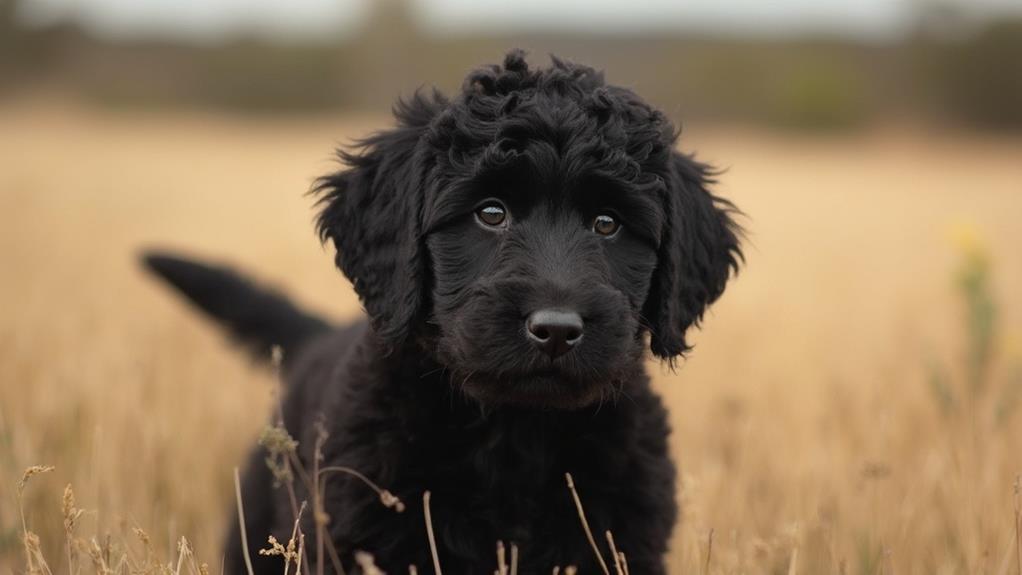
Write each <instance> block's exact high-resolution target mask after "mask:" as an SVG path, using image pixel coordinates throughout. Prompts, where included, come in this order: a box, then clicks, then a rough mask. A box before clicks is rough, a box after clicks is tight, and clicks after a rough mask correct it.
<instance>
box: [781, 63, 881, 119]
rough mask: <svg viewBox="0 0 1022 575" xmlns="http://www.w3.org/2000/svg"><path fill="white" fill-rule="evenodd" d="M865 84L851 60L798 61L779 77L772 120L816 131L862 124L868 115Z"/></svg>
mask: <svg viewBox="0 0 1022 575" xmlns="http://www.w3.org/2000/svg"><path fill="white" fill-rule="evenodd" d="M863 83H864V82H863V80H862V78H861V77H860V75H859V74H857V72H856V70H855V69H854V67H852V66H850V65H849V64H848V63H847V62H835V61H830V60H815V59H810V60H804V61H800V62H796V63H795V65H793V66H792V67H790V68H789V69H787V70H783V71H782V72H781V73H780V74H779V76H778V77H777V79H776V84H775V85H774V87H773V95H772V98H771V99H770V100H769V102H768V106H769V107H768V110H767V113H768V119H769V120H770V121H771V122H772V123H775V124H778V125H781V126H788V127H794V128H804V129H814V130H834V129H846V128H852V127H856V126H859V125H861V124H863V123H864V122H865V121H866V119H867V116H868V106H867V102H866V98H865V92H866V90H865V89H864V86H863Z"/></svg>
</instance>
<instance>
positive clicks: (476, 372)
mask: <svg viewBox="0 0 1022 575" xmlns="http://www.w3.org/2000/svg"><path fill="white" fill-rule="evenodd" d="M395 114H396V116H397V119H398V126H397V127H396V128H394V129H392V130H389V131H385V132H381V133H378V134H376V135H374V136H372V137H370V138H368V139H367V140H365V141H363V142H362V143H361V146H360V148H359V149H358V151H357V152H355V153H349V152H342V153H341V155H342V159H343V160H344V161H345V162H346V163H347V164H348V168H347V169H346V170H344V171H341V172H338V173H336V174H333V175H330V176H327V177H325V178H323V179H322V180H321V181H320V183H319V186H318V190H319V191H320V192H321V193H322V194H323V195H322V199H321V201H322V206H323V209H322V212H321V213H320V216H319V230H320V233H321V235H322V237H323V238H324V239H326V238H329V239H331V240H332V241H333V243H334V245H335V247H336V248H337V264H338V266H339V267H340V268H341V270H343V271H344V273H345V274H346V275H347V276H348V277H349V278H350V279H351V281H352V282H353V283H354V286H355V289H356V291H357V292H358V293H359V296H360V297H361V298H362V301H363V303H364V305H365V308H366V311H367V312H368V314H369V316H370V318H371V321H372V323H373V326H374V328H375V331H376V333H377V335H378V336H379V338H380V339H381V340H382V341H384V342H386V343H388V344H389V345H390V346H392V347H396V346H401V345H403V344H405V343H407V342H408V340H409V339H410V338H417V339H419V340H420V342H421V343H425V344H426V349H429V350H431V352H432V353H434V354H435V355H436V359H437V360H438V361H439V362H440V363H441V364H442V365H443V366H444V367H446V368H447V370H448V371H449V372H450V373H451V374H452V381H454V382H455V383H456V384H460V385H461V387H462V389H463V390H464V391H465V392H466V393H467V394H468V395H470V396H472V397H475V398H477V399H479V400H482V401H484V402H486V403H490V404H500V403H511V404H529V405H542V406H552V407H563V408H571V407H580V406H584V405H588V404H590V403H592V402H594V401H596V400H598V399H599V398H601V397H602V396H603V395H604V394H605V393H611V392H613V391H614V390H615V389H616V388H617V387H618V386H619V385H621V383H622V382H623V381H624V380H625V378H626V377H627V376H628V375H629V374H631V373H633V372H634V370H635V369H636V366H638V365H639V364H640V361H641V358H642V355H643V350H644V348H645V345H646V344H645V338H646V335H647V334H649V345H650V348H651V349H652V351H653V353H654V354H655V355H656V356H658V357H660V358H663V359H667V360H671V359H673V358H675V357H677V356H678V355H680V354H682V353H683V352H685V351H686V350H687V349H688V344H687V343H686V340H685V333H686V331H687V330H688V329H689V328H690V327H691V326H693V325H695V324H697V323H698V322H699V320H700V319H701V318H702V315H703V312H704V311H705V309H706V307H707V306H708V305H709V304H710V303H712V302H713V301H714V300H716V299H717V297H719V296H720V294H721V292H722V291H723V289H724V285H725V283H726V282H727V280H728V278H729V276H730V274H731V271H732V270H733V269H735V268H736V266H737V263H738V261H739V259H740V258H741V252H740V248H739V243H738V234H737V227H736V225H735V224H734V222H733V221H732V219H731V212H732V211H733V207H732V206H731V204H730V203H728V202H727V201H725V200H722V199H720V198H717V197H715V196H714V195H712V194H711V193H710V191H709V190H708V189H707V186H708V184H710V183H711V170H710V169H709V168H708V166H706V165H704V164H701V163H698V162H696V161H695V160H693V159H692V158H691V157H689V156H686V155H683V154H681V153H679V152H677V151H675V150H674V143H675V139H676V132H675V130H674V128H673V126H672V125H671V124H670V122H669V121H668V120H667V119H666V118H665V117H664V116H663V114H661V113H660V112H658V111H656V110H654V109H653V108H651V107H650V106H649V105H647V104H646V103H645V102H643V101H642V100H641V99H640V98H639V97H638V96H636V95H635V94H634V93H632V92H631V91H629V90H626V89H623V88H619V87H615V86H609V85H606V84H605V83H604V81H603V77H602V74H601V73H599V72H597V71H594V70H593V69H591V68H588V67H585V66H579V65H575V64H570V63H566V62H563V61H560V60H557V59H554V61H553V65H552V66H551V67H550V68H548V69H542V70H532V69H529V67H528V65H527V64H526V62H525V60H524V57H523V55H522V54H521V53H520V52H512V53H511V54H509V55H508V56H507V57H506V59H505V61H504V64H503V66H492V67H488V68H484V69H481V70H478V71H476V72H474V73H472V74H471V75H469V77H468V78H467V79H466V81H465V84H464V87H463V89H462V92H461V93H460V94H459V95H458V96H457V97H455V98H452V99H447V98H445V97H443V96H441V95H439V94H437V93H434V94H432V95H430V96H424V95H422V94H416V96H415V97H414V98H412V99H411V100H409V101H407V102H402V103H400V104H399V105H398V106H397V108H396V110H395Z"/></svg>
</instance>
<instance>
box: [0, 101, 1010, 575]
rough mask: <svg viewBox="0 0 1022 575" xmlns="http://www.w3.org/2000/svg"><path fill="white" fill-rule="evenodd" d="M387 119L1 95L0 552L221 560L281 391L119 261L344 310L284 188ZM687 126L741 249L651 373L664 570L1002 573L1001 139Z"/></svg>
mask: <svg viewBox="0 0 1022 575" xmlns="http://www.w3.org/2000/svg"><path fill="white" fill-rule="evenodd" d="M385 122H386V119H385V118H354V117H320V118H308V117H306V118H291V119H269V118H267V119H260V120H252V119H241V118H230V117H214V116H202V115H194V114H193V115H155V114H154V115H147V114H140V113H139V114H105V113H97V112H86V111H82V110H79V109H74V108H71V107H67V106H61V105H58V104H54V103H48V104H17V103H15V104H9V105H7V106H6V107H5V108H0V125H2V126H3V131H2V134H0V158H3V168H2V169H0V254H2V256H0V258H2V259H0V262H2V269H3V275H2V277H3V280H2V281H0V302H3V303H2V304H0V305H2V311H3V321H2V322H0V569H2V570H4V571H5V572H9V571H14V572H22V571H25V570H26V569H29V568H31V567H32V565H33V563H32V562H31V561H33V559H32V558H31V557H26V555H25V552H24V545H23V543H24V541H23V534H24V530H25V528H27V529H28V530H30V531H32V532H33V533H36V534H38V540H37V542H36V543H35V545H37V547H38V549H39V553H41V554H42V557H44V558H45V559H46V560H47V561H48V565H49V566H50V568H51V569H52V570H53V572H54V573H61V572H68V569H69V566H68V562H69V561H70V562H71V563H74V562H75V561H78V563H77V564H78V565H79V566H80V568H81V570H82V571H84V572H89V571H91V570H92V569H93V567H92V566H93V565H95V562H94V561H93V559H91V558H90V557H91V556H90V555H89V554H88V550H89V549H91V548H92V547H91V546H92V543H91V542H92V539H93V538H95V544H96V546H97V548H98V549H99V551H95V550H94V552H97V553H99V555H100V557H101V558H103V557H104V555H103V554H104V553H106V554H107V555H111V554H114V551H113V550H116V549H119V550H122V551H123V552H124V553H126V554H127V555H128V556H129V557H131V560H132V561H133V562H134V563H132V565H134V566H135V568H136V569H135V570H136V571H139V570H143V569H142V567H141V566H143V565H145V562H146V561H151V562H152V564H153V565H168V566H169V568H170V571H171V572H174V573H178V574H180V573H182V572H196V573H203V569H207V570H208V572H210V573H218V572H219V564H220V556H219V553H220V551H219V543H220V536H221V533H222V531H223V529H224V526H225V525H226V524H227V522H229V521H232V520H236V519H235V518H234V516H233V515H232V513H231V509H232V500H233V498H234V492H233V479H232V473H233V468H234V467H235V466H236V465H238V463H239V462H240V461H241V458H242V456H243V454H244V452H245V451H246V449H247V448H248V447H249V446H251V445H252V444H254V442H255V441H256V439H257V437H258V435H259V432H260V430H261V429H263V427H264V425H265V423H266V422H267V421H268V418H267V417H264V414H265V415H267V416H268V414H270V413H271V407H272V405H273V403H274V401H275V399H274V398H275V393H276V386H275V384H274V381H273V377H272V375H271V374H269V373H267V371H266V370H264V369H262V368H260V367H258V366H254V365H252V364H251V363H249V361H248V360H246V359H245V358H244V357H243V356H242V354H240V353H238V352H236V351H235V350H232V349H230V347H229V345H227V344H225V343H224V341H223V338H222V337H221V336H220V334H218V333H217V332H216V331H215V330H214V329H212V328H211V327H210V326H209V325H206V324H205V322H203V321H202V320H201V319H199V318H197V317H196V316H195V315H194V314H193V313H191V312H190V311H188V310H187V309H186V308H185V307H184V306H183V305H182V304H181V302H179V301H177V300H176V299H175V298H174V297H172V296H171V295H170V294H169V293H168V292H167V291H166V290H165V289H163V288H162V287H161V286H159V285H158V284H156V283H154V282H151V281H149V280H148V279H146V278H145V277H144V276H143V274H142V273H141V272H140V271H139V270H138V268H137V266H136V263H135V261H134V257H135V254H136V253H137V251H138V250H139V249H140V248H142V247H144V246H149V245H161V246H169V247H176V248H180V249H182V250H186V251H189V252H193V253H197V254H199V255H204V256H209V257H214V258H226V259H228V260H230V261H232V262H234V263H237V264H239V265H240V266H242V267H243V268H244V269H247V270H249V271H251V272H253V273H254V274H255V275H257V276H259V277H261V278H263V279H265V280H268V281H270V282H271V283H274V284H276V285H278V286H279V287H282V288H284V289H286V290H287V291H289V292H290V293H292V294H294V295H295V297H296V298H297V299H298V300H299V301H301V302H303V303H304V304H306V305H307V306H309V307H311V308H313V309H317V310H321V311H323V312H324V313H326V314H329V315H330V316H332V317H334V318H337V319H338V320H344V319H347V318H352V317H355V316H356V315H357V314H358V313H359V311H358V309H359V308H358V303H357V300H356V298H355V297H354V296H353V294H352V292H351V290H350V287H349V286H348V285H347V283H346V282H345V281H344V280H343V279H342V278H341V277H340V276H339V275H338V274H337V273H336V272H335V271H334V270H333V269H331V264H330V254H329V253H328V251H327V250H325V249H323V248H321V247H320V246H319V244H318V243H317V241H316V239H315V237H314V235H313V233H312V230H311V219H312V212H311V207H310V205H311V201H310V199H309V198H307V197H305V196H303V192H304V191H305V190H306V189H307V188H308V186H309V184H310V183H311V181H312V179H313V178H314V177H315V176H316V175H319V174H321V173H323V172H325V171H326V170H328V169H330V168H331V166H332V164H331V159H330V153H329V152H330V150H331V148H332V147H333V146H334V145H335V144H336V143H339V142H340V143H343V142H344V141H345V140H347V139H350V138H352V137H355V136H357V135H360V134H364V133H365V132H366V131H367V130H369V129H372V128H373V127H374V126H378V125H382V124H383V123H385ZM683 143H684V145H685V146H686V147H687V148H689V149H697V150H699V151H700V152H701V157H703V158H704V159H707V160H710V161H713V162H716V163H717V164H719V165H721V166H722V167H726V168H729V171H728V172H727V173H726V175H725V176H724V177H723V180H722V185H721V188H720V189H721V191H722V192H723V193H724V194H725V195H727V196H728V197H730V198H732V199H734V200H735V202H736V203H737V204H738V205H739V206H740V207H742V208H743V209H744V211H745V212H746V213H747V214H748V218H747V220H746V222H745V224H746V226H747V227H748V228H749V230H750V242H749V246H748V259H749V265H748V266H747V268H746V269H745V270H744V271H743V272H742V274H741V275H740V276H739V278H738V279H737V280H736V281H735V282H734V283H733V284H732V286H731V287H730V289H729V290H728V292H727V293H726V294H725V296H724V298H723V299H722V300H721V302H719V303H718V304H717V305H716V306H715V307H714V309H713V312H712V313H711V314H710V316H709V317H708V318H707V320H706V322H705V323H706V325H705V329H704V330H703V331H702V332H701V333H700V334H699V335H698V336H697V346H696V349H695V351H694V352H693V353H692V355H691V357H690V358H689V359H688V360H686V361H685V362H684V363H683V364H682V365H681V366H680V368H679V369H678V370H677V373H670V372H669V371H666V370H665V369H664V368H662V367H659V366H657V365H656V364H651V369H652V371H653V373H655V374H656V385H657V387H658V389H659V390H660V392H661V393H662V394H663V395H664V397H665V400H666V401H667V403H668V405H669V407H670V409H671V414H672V422H673V425H674V430H675V431H674V436H673V445H674V454H675V457H676V459H677V461H678V463H679V466H680V469H681V475H680V482H679V485H678V498H679V500H680V501H681V503H682V507H683V517H682V520H681V522H680V523H679V526H678V528H677V529H676V532H675V536H674V539H673V547H672V552H671V555H670V557H669V564H670V566H671V570H672V572H678V573H714V574H717V573H849V574H852V573H861V574H877V573H886V574H890V573H920V574H923V573H990V574H1018V573H1019V572H1020V566H1019V563H1018V562H1019V560H1020V558H1019V556H1018V553H1019V541H1018V533H1017V530H1018V513H1019V511H1018V505H1019V501H1018V497H1019V496H1018V493H1017V484H1016V481H1017V479H1016V478H1017V476H1018V475H1019V473H1020V472H1022V421H1020V420H1022V414H1020V413H1019V411H1022V409H1020V408H1017V407H1015V404H1016V403H1017V402H1018V400H1017V399H1014V398H1017V397H1018V396H1019V395H1022V392H1020V391H1018V390H1019V388H1020V387H1022V368H1020V367H1019V366H1020V365H1022V336H1020V332H1019V330H1020V329H1022V299H1020V298H1019V297H1018V294H1020V293H1022V259H1020V258H1019V257H1018V251H1017V250H1018V246H1019V245H1022V228H1020V227H1019V225H1018V221H1019V218H1020V216H1022V193H1020V192H1022V188H1020V182H1022V162H1019V161H1018V158H1020V157H1022V141H1018V140H1005V139H990V138H984V137H980V136H976V135H969V134H944V133H920V132H917V131H911V130H893V129H888V130H884V131H881V132H868V133H860V134H857V135H851V136H844V137H841V138H833V137H831V138H827V137H823V136H799V135H792V134H776V133H765V132H758V131H752V130H746V129H741V128H731V127H724V126H716V127H713V126H706V127H703V126H694V127H690V128H689V129H688V130H687V132H686V135H685V136H684V137H683ZM962 222H967V223H965V224H963V223H962ZM36 464H39V465H42V464H46V465H53V466H55V469H54V470H53V471H50V472H48V473H44V474H40V475H38V476H36V477H32V478H31V480H30V482H29V483H28V485H27V486H26V487H25V489H24V490H23V493H22V497H21V502H22V508H23V509H24V521H25V523H24V526H23V524H22V518H21V514H20V513H19V511H18V509H19V506H18V504H17V501H18V492H19V487H18V483H19V480H20V479H21V477H22V473H23V471H24V470H25V469H26V468H27V467H29V466H32V465H36ZM68 484H71V485H72V486H73V488H72V490H68V491H67V492H66V493H68V494H69V496H67V497H62V493H65V486H66V485H68ZM383 487H386V486H383ZM623 488H627V486H623ZM584 495H585V494H584V493H583V494H582V496H583V499H584ZM565 496H566V497H567V496H569V495H568V493H567V491H566V493H565ZM68 517H73V521H72V522H71V523H70V524H69V523H68V522H67V521H68ZM592 527H593V531H594V532H596V533H602V530H601V528H600V526H597V525H594V526H592ZM69 528H70V529H73V531H74V533H75V537H78V538H80V539H82V540H83V541H85V542H86V545H85V547H84V554H83V555H79V556H78V557H77V558H75V557H74V556H73V553H74V549H72V548H70V547H68V546H67V544H66V541H67V539H66V533H67V531H68V529H69ZM142 535H144V538H143V536H142ZM182 537H186V538H187V541H189V542H191V543H190V544H188V545H187V547H185V546H183V544H182V543H181V542H182ZM423 537H424V543H425V541H426V539H425V537H426V534H425V532H424V533H423ZM579 537H580V538H583V537H585V534H584V532H583V531H582V529H580V530H579ZM600 546H601V547H603V548H606V547H605V545H604V544H603V543H602V542H600ZM184 550H186V551H187V552H185V551H184ZM621 551H623V552H624V553H626V554H627V551H628V550H627V549H623V550H621ZM519 552H520V553H521V554H523V555H526V554H528V553H529V550H528V549H527V548H523V549H520V550H519ZM608 556H610V555H608ZM193 558H200V559H194V560H193ZM612 559H613V557H612ZM203 563H205V564H206V567H203ZM175 569H177V571H175ZM418 569H419V570H420V571H422V572H429V571H430V570H431V567H430V566H428V565H419V566H418ZM72 572H73V571H72Z"/></svg>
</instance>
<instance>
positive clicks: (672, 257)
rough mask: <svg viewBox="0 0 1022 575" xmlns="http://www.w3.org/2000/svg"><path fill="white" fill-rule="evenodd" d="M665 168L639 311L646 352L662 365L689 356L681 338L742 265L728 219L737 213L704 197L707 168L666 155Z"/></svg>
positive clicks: (735, 228)
mask: <svg viewBox="0 0 1022 575" xmlns="http://www.w3.org/2000/svg"><path fill="white" fill-rule="evenodd" d="M670 163H671V168H670V170H669V171H668V173H667V177H666V178H665V179H666V182H665V183H666V187H667V189H666V194H665V200H664V205H665V212H666V222H665V225H664V232H663V236H662V238H661V244H660V251H659V261H658V263H657V270H656V272H655V273H654V276H653V281H652V285H651V286H650V294H649V297H648V298H647V300H646V305H645V306H644V309H643V315H645V317H646V319H647V321H648V322H649V323H650V328H651V333H650V348H651V349H652V351H653V354H654V355H656V356H657V357H659V358H661V359H668V360H669V359H672V358H674V357H676V356H678V355H680V354H682V353H684V352H686V351H688V350H689V345H688V343H686V341H685V333H686V332H687V331H688V329H689V328H690V327H692V326H693V325H698V324H699V321H700V320H701V319H702V317H703V312H705V311H706V308H707V306H709V305H710V304H711V303H713V302H714V301H715V300H716V299H717V298H718V297H720V294H721V293H723V291H724V285H725V284H726V283H727V280H728V278H729V277H730V275H731V272H732V271H737V269H738V264H739V262H740V261H742V251H741V246H740V245H739V235H740V229H739V227H738V225H737V224H736V223H735V222H734V220H733V219H732V215H733V214H734V213H736V212H737V210H736V209H735V207H734V205H733V204H731V202H729V201H727V200H724V199H722V198H719V197H717V196H714V195H713V194H712V193H711V192H710V190H709V185H710V184H712V183H713V179H712V178H713V171H712V169H711V168H710V166H708V165H706V164H703V163H700V162H697V161H696V160H694V159H693V158H692V157H690V156H686V155H684V154H681V153H679V152H672V154H671V159H670Z"/></svg>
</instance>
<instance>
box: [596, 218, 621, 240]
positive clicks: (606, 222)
mask: <svg viewBox="0 0 1022 575" xmlns="http://www.w3.org/2000/svg"><path fill="white" fill-rule="evenodd" d="M619 229H621V224H620V223H618V221H617V220H616V219H614V217H613V216H608V215H607V214H600V215H598V216H596V218H595V219H593V231H594V232H596V233H597V234H599V235H601V236H607V237H609V236H612V235H614V234H616V233H617V231H618V230H619Z"/></svg>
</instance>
